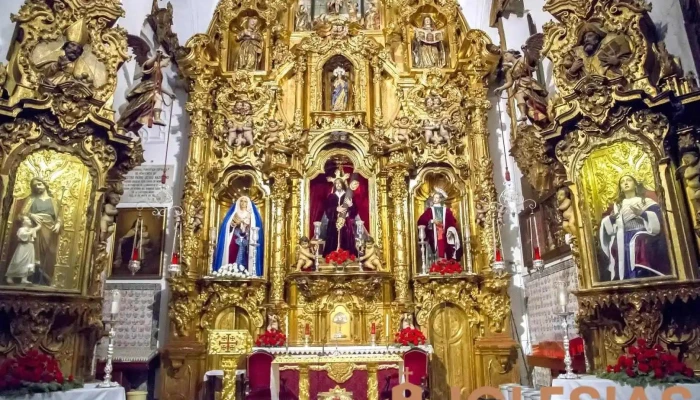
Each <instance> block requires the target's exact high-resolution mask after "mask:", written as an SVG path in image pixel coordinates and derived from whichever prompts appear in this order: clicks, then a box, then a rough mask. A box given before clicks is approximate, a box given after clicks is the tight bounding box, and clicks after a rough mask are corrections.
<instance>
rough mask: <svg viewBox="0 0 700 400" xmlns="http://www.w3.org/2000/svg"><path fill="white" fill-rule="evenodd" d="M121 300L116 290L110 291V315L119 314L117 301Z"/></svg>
mask: <svg viewBox="0 0 700 400" xmlns="http://www.w3.org/2000/svg"><path fill="white" fill-rule="evenodd" d="M120 298H121V293H119V291H118V290H113V291H112V307H111V309H110V313H111V314H118V313H119V300H120Z"/></svg>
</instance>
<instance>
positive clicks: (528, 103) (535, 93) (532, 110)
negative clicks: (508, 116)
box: [495, 33, 549, 127]
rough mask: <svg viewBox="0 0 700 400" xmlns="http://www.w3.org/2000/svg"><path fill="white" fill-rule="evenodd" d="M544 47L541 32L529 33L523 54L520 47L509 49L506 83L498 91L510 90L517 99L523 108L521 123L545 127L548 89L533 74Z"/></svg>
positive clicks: (497, 94) (505, 64)
mask: <svg viewBox="0 0 700 400" xmlns="http://www.w3.org/2000/svg"><path fill="white" fill-rule="evenodd" d="M543 46H544V35H543V34H541V33H537V34H534V35H532V36H530V37H529V38H528V39H527V41H526V42H525V44H524V45H523V46H522V50H523V53H524V56H523V55H522V54H521V53H520V52H519V51H517V50H508V51H506V53H505V54H504V55H503V64H504V67H505V68H506V82H505V83H504V84H503V85H502V86H500V87H498V88H497V89H496V90H495V94H496V96H500V95H501V93H502V92H503V91H504V90H509V89H510V90H509V92H510V94H509V97H510V98H515V102H516V103H517V105H518V111H520V117H519V118H518V122H521V123H522V122H526V121H527V120H530V121H531V122H532V123H533V124H534V125H537V126H540V127H544V126H547V125H548V124H549V116H548V115H547V94H548V93H547V89H545V88H544V87H543V86H542V85H541V84H540V83H539V82H537V80H536V79H535V78H533V77H532V74H533V73H534V72H535V70H536V69H537V63H538V62H539V61H540V58H541V55H540V53H541V51H542V47H543Z"/></svg>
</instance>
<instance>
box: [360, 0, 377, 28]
mask: <svg viewBox="0 0 700 400" xmlns="http://www.w3.org/2000/svg"><path fill="white" fill-rule="evenodd" d="M363 25H364V26H365V29H379V11H378V10H377V6H376V5H375V4H374V2H372V1H370V2H369V4H368V6H367V11H365V16H364V18H363Z"/></svg>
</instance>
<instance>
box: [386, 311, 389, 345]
mask: <svg viewBox="0 0 700 400" xmlns="http://www.w3.org/2000/svg"><path fill="white" fill-rule="evenodd" d="M386 340H389V314H387V315H386Z"/></svg>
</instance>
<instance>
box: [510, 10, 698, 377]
mask: <svg viewBox="0 0 700 400" xmlns="http://www.w3.org/2000/svg"><path fill="white" fill-rule="evenodd" d="M545 10H546V11H548V12H550V13H551V14H552V15H553V16H554V17H555V19H556V20H555V21H553V22H550V23H548V24H546V25H545V27H544V34H539V35H535V36H533V37H531V38H530V39H529V40H528V41H527V44H526V45H525V46H524V47H523V54H522V55H521V54H519V52H515V51H508V52H506V53H504V63H506V64H508V65H510V66H511V67H510V68H509V69H508V70H507V73H506V75H507V79H506V82H507V83H506V84H505V85H504V87H503V89H508V91H509V97H511V98H512V99H514V101H515V103H516V104H517V108H518V110H519V114H520V116H521V119H520V121H519V122H518V124H517V130H516V132H517V136H516V138H515V139H514V143H513V155H514V157H515V159H516V161H517V162H518V165H519V166H520V168H521V170H522V171H523V173H524V175H525V177H526V178H527V180H528V181H529V182H530V184H531V185H532V186H533V187H534V189H535V190H536V191H537V192H538V193H539V194H540V195H541V196H543V197H546V196H550V195H553V196H556V200H557V205H556V207H557V209H558V211H559V214H558V216H556V218H555V219H556V221H554V224H555V225H559V228H558V229H560V230H561V231H562V232H563V233H562V235H564V234H565V236H566V240H567V243H568V244H569V245H570V247H571V251H572V254H573V257H574V260H575V262H576V264H577V267H578V268H577V269H578V282H579V290H578V291H577V292H576V293H575V294H576V296H577V298H578V303H579V307H580V311H579V313H578V317H577V320H578V324H579V329H580V330H581V333H582V334H583V336H584V337H585V339H586V343H587V349H588V350H587V351H588V352H589V356H590V360H592V361H593V367H594V368H604V367H605V366H606V365H609V364H614V363H615V360H616V359H617V357H618V356H619V355H620V354H621V353H622V352H623V351H624V349H625V348H626V347H627V346H629V345H630V344H631V343H633V342H634V340H636V339H637V338H645V339H647V340H649V341H652V342H655V343H660V344H662V345H664V346H665V347H667V348H668V349H669V350H671V351H673V352H674V353H679V355H680V356H681V357H682V358H685V361H686V362H687V363H689V365H692V366H694V368H695V369H696V370H697V369H698V368H700V328H699V327H698V326H699V325H698V322H699V321H698V318H697V313H696V312H694V311H692V310H695V309H697V307H698V306H700V300H699V299H698V294H700V284H698V282H699V278H700V270H699V269H698V249H699V247H698V245H699V244H700V239H699V238H700V216H699V215H700V214H698V211H699V209H698V205H699V203H698V199H700V196H698V188H700V183H699V181H698V177H699V176H700V168H699V167H698V165H699V160H700V158H699V156H698V155H699V150H698V142H697V140H698V126H699V121H698V119H697V117H696V116H697V115H698V114H697V109H698V100H700V96H699V92H698V87H697V82H696V81H695V77H694V76H693V75H692V74H689V75H688V76H684V75H683V70H682V68H681V66H680V62H679V60H678V59H677V58H676V57H674V56H673V55H671V54H669V53H668V51H667V50H666V45H665V43H664V42H663V40H661V38H660V37H659V35H658V33H657V32H656V30H655V27H654V24H653V23H652V21H651V19H650V17H649V11H650V5H649V4H647V3H646V2H645V1H644V0H634V1H625V2H622V1H612V0H579V1H573V2H572V1H563V0H550V1H548V2H547V3H546V5H545ZM540 55H542V56H546V57H548V58H549V59H550V60H551V61H552V63H553V78H554V83H555V85H556V88H557V92H556V93H547V90H546V89H545V88H544V87H543V86H542V85H540V84H539V83H538V82H537V81H536V80H535V79H534V78H533V76H532V73H533V71H534V69H535V68H536V65H537V63H538V62H539V59H540ZM545 225H546V224H545Z"/></svg>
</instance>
